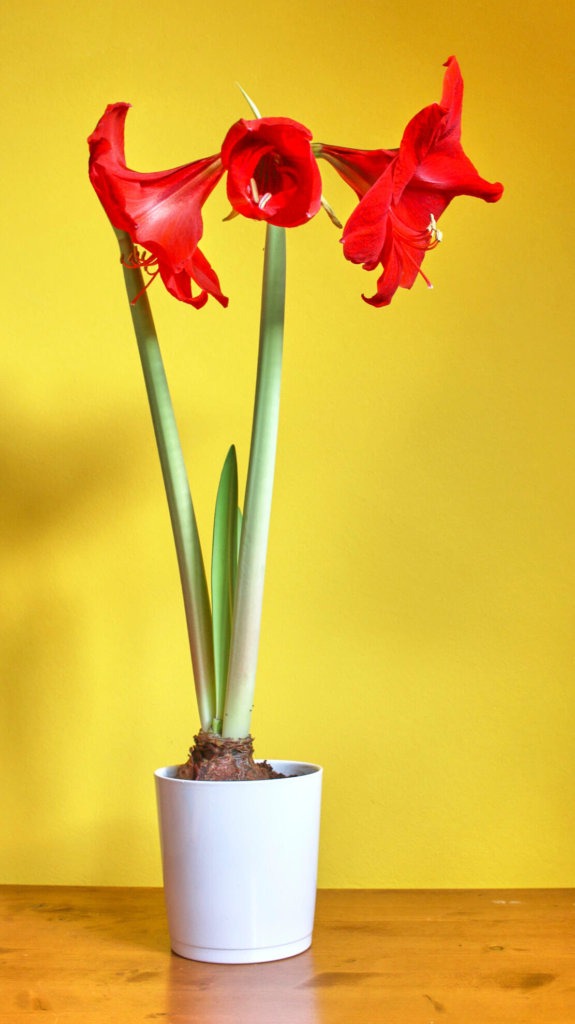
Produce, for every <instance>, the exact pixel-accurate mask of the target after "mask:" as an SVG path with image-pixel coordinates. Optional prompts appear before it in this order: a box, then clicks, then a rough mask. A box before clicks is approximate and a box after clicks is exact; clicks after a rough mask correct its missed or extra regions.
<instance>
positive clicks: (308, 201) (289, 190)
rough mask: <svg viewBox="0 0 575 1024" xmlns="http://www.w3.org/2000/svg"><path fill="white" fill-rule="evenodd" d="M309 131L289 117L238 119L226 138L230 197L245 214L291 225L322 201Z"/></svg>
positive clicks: (307, 216)
mask: <svg viewBox="0 0 575 1024" xmlns="http://www.w3.org/2000/svg"><path fill="white" fill-rule="evenodd" d="M311 138H312V135H311V132H310V131H309V129H308V128H306V127H305V126H304V125H303V124H299V123H298V122H297V121H292V120H291V119H290V118H287V117H265V118H259V119H258V120H253V121H244V120H241V121H237V122H236V124H234V125H233V126H232V127H231V128H230V130H229V132H228V134H227V135H226V137H225V139H224V143H223V146H222V162H223V165H224V167H225V169H226V170H227V172H228V176H227V191H228V199H229V200H230V203H231V205H232V207H233V209H234V210H235V211H236V213H240V214H242V215H243V216H244V217H250V218H252V219H255V220H265V221H267V222H268V223H270V224H275V225H277V226H278V227H284V228H293V227H297V226H298V225H300V224H305V223H306V222H307V221H308V220H310V219H311V217H314V216H315V214H316V213H317V212H318V210H319V209H320V206H321V177H320V173H319V168H318V166H317V163H316V160H315V157H314V155H313V153H312V149H311V145H310V143H311Z"/></svg>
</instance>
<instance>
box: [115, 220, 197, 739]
mask: <svg viewBox="0 0 575 1024" xmlns="http://www.w3.org/2000/svg"><path fill="white" fill-rule="evenodd" d="M116 235H117V237H118V241H119V244H120V252H121V255H122V266H123V269H124V281H125V284H126V291H127V294H128V299H129V301H130V311H131V314H132V323H133V326H134V331H135V334H136V339H137V342H138V351H139V353H140V361H141V364H142V370H143V373H144V381H145V384H146V392H147V395H148V402H149V406H150V412H151V414H152V422H153V425H154V433H155V437H156V445H157V448H158V454H159V457H160V465H161V467H162V475H163V478H164V487H165V490H166V496H167V499H168V507H169V510H170V519H171V522H172V531H173V534H174V541H175V544H176V554H177V558H178V567H179V570H180V581H181V584H182V592H183V596H184V608H185V613H186V624H187V628H188V637H189V644H190V653H191V657H192V665H193V671H194V679H195V685H196V697H197V702H198V710H199V713H200V721H201V725H202V729H210V728H211V725H212V721H213V718H214V714H215V682H214V654H213V645H212V636H211V634H212V630H211V612H210V600H209V596H208V587H207V582H206V573H205V569H204V561H203V557H202V550H201V545H200V538H199V534H198V527H197V522H196V516H195V512H194V507H193V504H192V498H191V494H190V487H189V484H188V477H187V473H186V467H185V463H184V457H183V454H182V446H181V444H180V438H179V434H178V427H177V424H176V418H175V415H174V410H173V407H172V400H171V397H170V391H169V388H168V382H167V379H166V373H165V370H164V364H163V361H162V355H161V352H160V346H159V343H158V337H157V334H156V329H155V327H154V320H153V317H152V311H151V309H150V303H149V301H148V295H147V292H146V291H145V286H144V281H143V278H142V271H141V270H140V268H139V267H136V266H134V265H133V260H132V254H133V246H132V242H131V240H130V237H129V235H127V234H126V232H124V231H119V230H116Z"/></svg>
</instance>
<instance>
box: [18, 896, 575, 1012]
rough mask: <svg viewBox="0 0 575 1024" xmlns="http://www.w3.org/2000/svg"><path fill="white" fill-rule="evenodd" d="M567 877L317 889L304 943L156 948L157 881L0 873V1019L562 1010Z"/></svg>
mask: <svg viewBox="0 0 575 1024" xmlns="http://www.w3.org/2000/svg"><path fill="white" fill-rule="evenodd" d="M574 924H575V890H568V889H561V890H539V889H536V890H508V891H497V892H494V891H487V890H479V891H470V892H465V891H447V890H434V891H414V892H403V891H385V890H376V891H366V890H344V891H341V890H324V891H320V893H319V894H318V907H317V919H316V930H315V933H314V942H313V945H312V948H311V949H310V950H308V951H307V952H306V953H302V954H301V955H300V956H297V957H293V958H292V959H290V960H282V961H278V962H276V963H269V964H257V965H249V966H220V965H217V966H213V965H210V964H199V963H194V962H192V961H188V960H182V959H180V958H179V957H177V956H175V955H173V954H171V953H170V951H169V945H168V936H167V929H166V923H165V917H164V907H163V896H162V892H161V890H159V889H114V888H104V889H97V888H68V887H65V888H63V887H38V886H4V887H0V1022H1V1024H25V1022H26V1024H29V1022H30V1021H31V1020H36V1021H38V1022H39V1024H132V1022H136V1021H137V1022H139V1021H142V1022H149V1024H153V1022H156V1024H196V1022H197V1024H200V1022H201V1024H532V1022H533V1024H574V1022H575V954H574V938H575V928H574Z"/></svg>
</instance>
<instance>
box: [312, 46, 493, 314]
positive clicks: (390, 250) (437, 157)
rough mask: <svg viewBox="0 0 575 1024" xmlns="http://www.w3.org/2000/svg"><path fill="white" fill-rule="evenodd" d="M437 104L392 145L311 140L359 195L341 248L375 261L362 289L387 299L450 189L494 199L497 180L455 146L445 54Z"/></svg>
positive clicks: (454, 78) (433, 241)
mask: <svg viewBox="0 0 575 1024" xmlns="http://www.w3.org/2000/svg"><path fill="white" fill-rule="evenodd" d="M444 66H445V67H446V68H447V70H446V72H445V76H444V81H443V94H442V97H441V101H440V103H434V104H432V105H431V106H429V107H425V108H424V109H423V110H421V111H420V112H419V114H416V115H415V117H414V118H412V120H411V121H410V122H409V124H408V126H407V128H406V129H405V132H404V134H403V138H402V140H401V145H400V147H399V149H398V150H393V149H391V150H383V149H382V150H375V151H371V152H369V151H362V150H353V149H342V148H340V147H335V146H324V145H321V146H314V152H315V153H316V154H317V155H318V156H323V157H324V158H325V159H326V160H328V161H329V162H330V163H331V164H332V165H333V166H334V167H335V169H336V170H337V171H338V173H339V174H340V175H341V177H342V178H343V179H344V181H346V182H347V184H348V185H350V186H351V187H352V188H353V189H354V190H355V192H356V193H357V195H358V197H359V199H360V202H359V204H358V205H357V207H356V208H355V210H354V211H353V213H352V215H351V217H350V218H349V220H348V221H347V224H346V225H345V227H344V232H343V239H342V240H343V248H344V255H345V256H346V258H347V259H348V260H350V261H351V262H352V263H361V264H363V266H364V268H365V269H366V270H374V269H375V267H376V266H377V265H378V264H381V265H382V266H383V274H382V275H381V277H380V278H379V280H378V282H377V292H376V294H375V295H373V296H371V298H366V297H365V296H363V298H364V299H365V301H366V302H369V303H370V304H371V305H373V306H387V305H389V303H390V302H391V299H392V298H393V296H394V294H395V292H396V291H397V289H398V288H399V287H400V286H401V287H402V288H411V286H412V284H413V282H414V281H415V279H416V277H417V275H418V274H421V276H422V277H423V278H424V280H425V281H426V282H427V284H429V283H430V282H429V281H428V279H427V277H426V276H425V274H423V271H422V270H421V262H422V260H423V257H424V256H425V253H426V252H427V251H428V250H429V249H433V248H434V247H435V246H436V245H437V244H438V242H439V241H440V240H441V232H440V231H439V229H438V227H437V221H438V220H439V217H440V216H441V214H442V213H443V212H444V210H445V209H446V207H447V206H448V205H449V203H450V202H451V200H452V199H453V198H454V197H455V196H460V195H468V196H477V197H478V198H480V199H484V200H485V201H486V202H490V203H493V202H496V201H497V200H498V199H499V198H500V197H501V195H502V192H503V186H502V185H500V184H499V182H496V183H494V184H492V183H490V182H488V181H485V179H484V178H481V177H480V176H479V174H478V173H477V171H476V169H475V167H474V166H473V164H472V163H471V161H470V160H469V159H468V157H467V156H466V155H465V153H464V152H463V149H462V147H461V142H460V138H461V104H462V98H463V80H462V77H461V72H460V70H459V65H458V63H457V61H456V60H455V58H454V57H450V58H449V60H447V61H446V63H445V65H444Z"/></svg>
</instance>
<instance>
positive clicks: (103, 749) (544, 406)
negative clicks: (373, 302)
mask: <svg viewBox="0 0 575 1024" xmlns="http://www.w3.org/2000/svg"><path fill="white" fill-rule="evenodd" d="M3 6H4V8H5V10H4V13H3V17H2V35H3V38H2V62H1V74H2V81H3V97H2V105H1V108H0V116H1V119H2V188H1V195H2V215H1V221H0V223H1V227H2V233H3V247H2V272H1V276H0V287H1V289H2V295H3V298H2V372H1V375H0V387H1V392H2V394H1V408H2V413H1V415H2V432H1V435H0V436H1V465H2V475H1V490H2V500H1V513H0V514H1V517H2V533H1V543H2V570H1V598H0V604H1V611H0V617H1V621H2V634H1V641H0V644H1V646H0V656H1V673H2V680H1V682H2V688H1V704H0V714H1V721H2V726H1V729H2V734H1V735H2V738H1V742H0V758H1V765H0V778H1V787H2V833H3V839H2V843H1V853H0V856H1V865H0V880H2V881H7V882H30V883H32V882H46V883H79V884H83V883H94V884H157V883H159V881H160V869H159V853H158V846H157V838H156V822H155V807H154V794H153V785H152V771H153V769H154V768H156V767H157V766H159V765H161V764H166V763H172V762H174V761H177V760H180V759H182V758H183V757H184V755H185V753H186V750H187V747H188V746H189V744H190V742H191V740H192V736H193V733H194V731H195V729H196V726H197V718H196V712H195V706H194V700H193V689H192V683H191V676H190V670H189V665H188V655H187V649H186V640H185V629H184V621H183V613H182V608H181V599H180V594H179V590H178V581H177V576H176V568H175V557H174V554H173V549H172V541H171V537H170V534H169V527H168V521H167V513H166V509H165V504H164V497H163V492H162V486H161V481H160V475H159V469H158V466H157V460H156V455H155V451H154V448H153V442H152V436H151V427H150V424H149V420H148V412H147V408H146V404H145V398H144V393H143V385H142V382H141V379H140V374H139V367H138V363H137V357H136V350H135V343H134V341H133V337H132V333H131V326H130V323H129V317H128V312H127V309H126V303H125V298H124V294H123V285H122V280H121V274H120V271H119V268H118V263H117V259H116V249H115V242H114V239H113V236H112V233H111V230H110V228H109V226H108V224H107V221H106V218H105V215H104V213H103V211H102V210H101V208H100V206H99V203H98V202H97V200H96V197H95V195H94V194H93V192H92V190H91V188H90V186H89V183H88V179H87V174H86V159H87V147H86V144H85V138H86V136H87V135H88V134H89V132H90V131H91V130H92V128H93V127H94V125H95V123H96V121H97V119H98V117H99V116H100V114H101V113H102V111H103V109H104V107H105V105H106V103H108V102H110V101H116V100H129V101H131V102H132V103H133V110H132V111H131V113H130V115H129V120H128V134H127V149H128V158H129V162H130V164H131V165H132V166H134V167H136V168H138V169H141V170H157V169H161V168H166V167H169V166H173V165H175V164H177V163H183V162H186V161H188V160H191V159H194V158H197V157H200V156H205V155H208V154H209V153H211V152H214V151H217V149H218V148H219V145H220V143H221V140H222V138H223V136H224V134H225V132H226V131H227V129H228V127H229V126H230V124H231V123H232V122H233V121H235V120H236V119H237V118H238V117H241V116H246V115H247V108H246V107H245V105H244V101H243V100H242V98H241V96H240V94H239V92H238V91H237V89H236V87H235V84H234V83H235V82H236V81H239V82H240V83H241V84H242V85H243V86H244V88H245V89H246V90H247V91H248V92H249V93H250V94H251V95H252V96H253V97H254V99H255V100H256V102H257V103H258V104H259V106H260V107H261V109H262V110H263V112H264V113H266V114H285V115H287V116H290V117H293V118H296V119H298V120H301V121H303V122H304V123H305V124H308V125H309V126H310V127H311V128H312V130H313V131H314V133H315V136H316V138H317V139H319V140H323V141H326V142H332V143H338V144H340V145H349V146H365V147H377V146H380V145H384V146H391V145H396V144H397V143H398V142H399V138H400V136H401V132H402V129H403V127H404V125H405V123H406V122H407V120H408V119H409V118H410V117H411V116H412V115H413V114H414V113H415V112H416V111H417V110H419V109H420V108H421V107H423V106H425V105H426V104H428V103H431V102H433V101H434V100H436V99H438V98H439V96H440V90H441V81H442V67H441V65H442V62H443V61H444V60H445V59H446V58H447V57H448V56H449V54H451V53H455V54H456V55H457V56H458V58H459V61H460V63H461V66H462V70H463V74H464V78H465V82H466V98H465V104H464V125H463V138H464V144H465V146H466V149H467V151H468V153H469V155H470V156H471V158H472V159H473V160H474V162H475V163H476V165H477V167H478V168H479V170H480V172H481V173H482V174H484V175H485V176H486V177H487V178H489V179H491V180H496V179H499V180H501V181H503V182H504V184H505V186H506V193H505V196H504V198H503V200H502V201H501V202H500V203H499V204H498V205H496V206H493V207H490V206H487V205H484V204H483V203H481V202H479V201H477V200H473V199H462V200H460V201H457V202H455V203H454V204H453V205H452V206H451V207H450V209H449V210H448V212H447V214H446V215H445V217H444V218H443V220H442V225H441V226H442V228H443V230H444V236H445V237H444V243H443V245H442V246H441V247H440V248H439V250H437V251H436V252H434V253H433V254H431V255H430V256H428V257H427V259H426V270H427V272H428V273H429V274H430V275H431V277H432V279H433V281H434V285H435V288H434V290H433V291H428V290H427V289H426V288H425V286H424V285H423V283H422V282H419V283H417V284H416V286H415V287H414V288H413V290H412V292H411V293H409V292H405V291H402V292H401V293H400V294H398V295H397V296H396V298H395V300H394V302H393V304H392V306H391V307H390V308H389V309H387V310H385V309H384V310H379V311H378V310H374V309H371V308H369V307H368V306H366V305H365V304H364V303H362V301H361V299H360V292H361V291H362V290H367V288H368V285H369V283H370V282H369V281H368V278H367V275H366V274H365V273H364V272H363V271H362V270H361V269H360V268H356V267H352V266H351V265H349V264H346V263H345V261H344V260H343V257H342V255H341V248H340V246H339V244H338V241H337V239H338V234H337V232H336V230H335V229H334V228H333V227H332V226H331V225H330V224H329V222H328V221H327V218H324V217H317V218H316V220H315V221H314V222H312V223H311V224H310V225H309V226H307V227H306V228H303V229H298V230H297V231H295V232H292V233H291V235H290V236H289V240H288V256H289V295H288V309H289V312H288V321H287V339H286V362H285V377H284V390H283V407H282V422H281V436H280V453H279V464H278V471H277V484H276V491H275V506H274V514H273V526H272V535H271V548H270V556H269V567H268V569H269V571H268V583H267V591H266V600H265V611H264V622H263V637H262V647H261V655H260V668H259V681H258V689H257V695H256V696H257V700H256V712H255V720H254V732H255V735H256V740H257V752H258V753H259V754H260V755H261V756H271V757H274V756H275V757H288V758H298V759H307V760H312V761H318V762H321V763H322V764H323V765H324V766H325V769H326V777H325V801H324V827H323V843H322V854H321V874H320V883H321V884H322V885H324V886H374V887H378V886H382V887H385V886H414V887H419V886H455V887H457V886H472V887H475V886H497V885H501V886H514V885H517V886H564V885H573V884H574V883H575V874H574V825H575V820H574V807H575V801H574V799H573V776H574V768H575V754H574V749H575V743H574V736H575V732H574V726H575V721H574V719H575V696H574V693H573V663H574V658H573V630H572V624H573V598H574V591H575V586H574V577H573V568H574V556H575V544H574V540H573V526H572V524H573V520H574V514H575V493H574V465H573V433H574V427H575V422H574V421H575V404H574V402H573V394H574V385H575V364H574V346H573V337H572V324H573V315H572V305H573V303H572V294H573V280H572V259H573V256H572V253H573V249H572V245H573V227H574V225H573V199H572V178H573V159H574V156H575V150H574V145H573V133H572V110H573V105H572V104H573V78H572V75H571V69H572V67H571V62H570V60H569V57H570V53H569V47H570V46H571V42H572V39H573V32H574V30H575V17H574V15H573V7H572V4H571V2H569V0H559V2H558V3H556V4H549V3H543V2H542V0H522V2H521V3H518V2H515V0H512V2H509V0H507V2H505V0H502V2H498V3H495V2H489V0H488V2H484V0H468V2H467V3H461V2H460V0H444V2H441V3H439V4H430V3H429V2H428V0H412V2H411V3H410V4H404V5H398V4H397V3H390V2H389V0H359V2H353V3H352V2H351V0H330V2H329V3H327V2H322V0H315V2H314V0H292V2H291V3H289V4H287V3H278V2H277V0H266V2H263V0H252V2H251V3H240V2H231V0H224V2H222V0H219V2H215V3H212V4H205V3H199V2H197V0H163V2H162V3H160V4H142V3H134V2H133V0H124V2H123V3H118V0H100V2H99V3H88V2H87V0H78V2H76V3H75V4H70V3H69V2H66V3H64V2H63V0H55V2H53V3H47V2H40V0H20V3H19V4H17V5H16V4H12V3H10V4H9V3H8V2H7V0H4V4H3ZM324 180H325V181H326V183H327V184H326V192H327V194H328V198H329V199H330V201H331V202H332V205H335V206H336V207H337V210H338V212H339V213H340V216H342V217H345V216H347V215H348V213H349V212H350V210H351V208H352V195H351V192H349V190H347V189H346V188H345V187H344V186H343V185H342V184H341V183H339V182H338V181H336V179H335V175H332V174H331V171H330V169H329V168H328V167H327V166H326V167H325V174H324ZM227 209H228V207H227V204H226V201H225V194H224V189H223V188H222V187H221V186H220V188H219V189H218V192H217V194H216V196H215V197H214V199H213V200H212V202H211V204H210V207H209V212H208V213H207V217H206V221H207V224H206V244H205V251H206V253H207V254H208V256H209V257H210V258H211V259H212V261H213V263H214V265H215V267H216V270H217V271H218V273H219V274H220V278H221V281H222V284H223V287H224V290H225V291H227V292H228V293H229V295H230V297H231V302H230V307H229V309H228V310H227V311H224V310H222V309H220V308H219V307H217V306H216V304H215V303H214V304H210V306H209V308H206V309H204V310H203V311H200V312H196V311H194V310H192V309H189V308H186V307H185V306H184V305H182V304H178V303H177V302H176V301H175V300H172V299H171V298H170V297H169V296H168V295H167V294H165V293H164V292H163V290H162V288H161V286H160V285H159V283H156V285H154V286H153V288H152V292H151V298H152V303H153V306H154V311H155V315H156V320H157V325H158V329H159V332H160V338H161V341H162V345H163V349H164V353H165V358H166V362H167V364H168V372H169V374H170V377H171V381H172V387H173V392H174V400H175V403H176V407H177V410H178V414H179V418H180V422H181V431H182V435H183V440H184V444H185V447H186V452H187V457H188V462H189V469H190V475H191V479H192V486H193V491H194V496H195V501H196V504H197V506H198V514H199V519H200V526H201V531H202V535H203V537H204V539H205V540H206V542H208V540H209V535H210V517H211V507H212V502H213V497H214V493H215V488H216V484H217V477H218V474H219V469H220V464H221V461H222V459H223V456H224V454H225V450H226V448H227V445H228V444H229V443H230V442H231V441H235V442H236V444H237V445H238V447H239V454H240V464H241V468H242V479H243V477H244V474H245V466H246V459H247V445H248V437H249V422H250V416H251V403H252V389H253V379H254V365H255V356H256V334H257V321H258V303H259V280H260V264H261V248H262V243H263V229H262V226H261V225H259V224H256V223H253V222H247V221H242V220H241V219H237V220H235V221H233V222H231V223H226V224H222V222H221V219H222V217H223V216H224V215H225V214H226V213H227Z"/></svg>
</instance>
